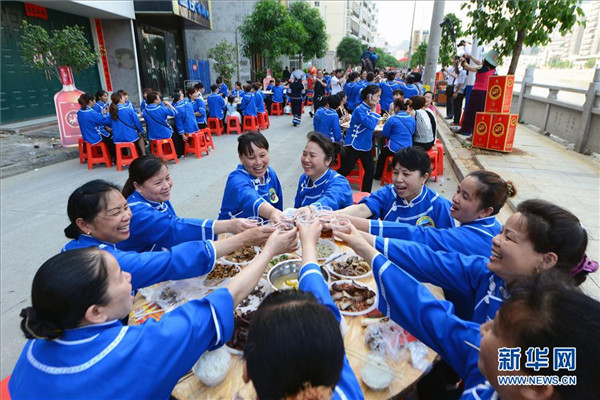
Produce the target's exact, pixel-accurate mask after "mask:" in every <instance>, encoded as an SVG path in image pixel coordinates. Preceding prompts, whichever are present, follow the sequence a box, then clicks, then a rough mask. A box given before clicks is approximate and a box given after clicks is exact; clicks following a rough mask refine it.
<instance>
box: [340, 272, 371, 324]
mask: <svg viewBox="0 0 600 400" xmlns="http://www.w3.org/2000/svg"><path fill="white" fill-rule="evenodd" d="M329 293H331V297H332V298H333V301H334V302H335V304H336V305H337V307H338V308H339V309H340V312H341V313H342V314H344V315H352V316H356V315H364V314H368V313H370V312H371V311H373V310H374V309H375V308H377V293H376V292H375V290H373V289H371V288H370V287H369V286H367V285H365V284H364V283H360V282H355V281H351V280H340V281H335V282H332V283H331V284H330V285H329Z"/></svg>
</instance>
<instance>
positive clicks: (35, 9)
mask: <svg viewBox="0 0 600 400" xmlns="http://www.w3.org/2000/svg"><path fill="white" fill-rule="evenodd" d="M25 15H27V16H28V17H33V18H41V19H45V20H47V19H48V10H47V9H46V7H42V6H36V5H35V4H31V3H25Z"/></svg>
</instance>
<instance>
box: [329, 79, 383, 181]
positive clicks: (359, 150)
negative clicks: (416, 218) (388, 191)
mask: <svg viewBox="0 0 600 400" xmlns="http://www.w3.org/2000/svg"><path fill="white" fill-rule="evenodd" d="M380 95H381V89H380V88H379V86H377V85H369V86H367V87H366V88H364V89H363V90H362V92H360V99H361V100H362V103H360V104H359V105H358V106H357V107H356V109H355V110H354V112H353V113H352V119H351V120H350V127H349V128H348V132H347V133H346V138H345V143H344V157H343V158H342V167H341V168H340V169H339V170H338V172H339V173H340V175H343V176H347V175H348V174H349V173H350V171H352V169H353V168H354V166H355V165H356V162H357V161H358V160H359V159H360V161H361V162H362V165H363V168H364V170H365V176H364V178H363V181H362V185H361V191H363V192H371V187H372V186H373V171H374V169H375V165H374V163H373V154H371V149H372V148H373V131H374V130H375V127H376V126H377V123H378V122H379V114H377V113H376V112H375V110H376V109H377V104H379V96H380Z"/></svg>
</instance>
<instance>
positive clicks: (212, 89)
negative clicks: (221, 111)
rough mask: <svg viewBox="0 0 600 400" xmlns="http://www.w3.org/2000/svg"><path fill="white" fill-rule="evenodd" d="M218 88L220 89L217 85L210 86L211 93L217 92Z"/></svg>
mask: <svg viewBox="0 0 600 400" xmlns="http://www.w3.org/2000/svg"><path fill="white" fill-rule="evenodd" d="M218 88H219V87H218V86H217V85H215V84H212V85H210V91H211V92H216V91H217V89H218Z"/></svg>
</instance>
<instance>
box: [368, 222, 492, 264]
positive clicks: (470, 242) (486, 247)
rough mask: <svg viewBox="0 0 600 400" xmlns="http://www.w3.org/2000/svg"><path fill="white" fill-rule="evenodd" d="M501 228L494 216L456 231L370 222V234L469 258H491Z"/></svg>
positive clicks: (401, 223)
mask: <svg viewBox="0 0 600 400" xmlns="http://www.w3.org/2000/svg"><path fill="white" fill-rule="evenodd" d="M501 230H502V225H501V224H500V221H498V220H497V219H496V217H494V216H490V217H486V218H479V219H476V220H475V221H472V222H469V223H468V224H462V225H460V226H459V227H456V228H440V229H427V228H425V227H422V226H415V225H410V224H406V223H403V222H391V221H381V220H375V221H371V226H370V228H369V233H371V234H372V235H375V236H382V237H387V238H390V239H403V240H408V241H411V242H416V243H422V244H425V245H427V246H429V247H430V248H431V249H432V250H434V251H439V250H442V251H450V252H453V253H461V254H465V255H468V256H483V257H489V256H490V255H491V254H492V250H491V249H492V238H493V237H494V236H496V235H497V234H499V233H500V231H501Z"/></svg>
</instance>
